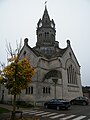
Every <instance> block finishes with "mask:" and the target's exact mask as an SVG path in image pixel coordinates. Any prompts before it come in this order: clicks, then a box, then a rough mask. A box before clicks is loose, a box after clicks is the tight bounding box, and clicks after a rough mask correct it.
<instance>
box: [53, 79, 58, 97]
mask: <svg viewBox="0 0 90 120" xmlns="http://www.w3.org/2000/svg"><path fill="white" fill-rule="evenodd" d="M52 81H53V82H54V85H55V89H54V98H55V99H56V84H57V81H58V78H52Z"/></svg>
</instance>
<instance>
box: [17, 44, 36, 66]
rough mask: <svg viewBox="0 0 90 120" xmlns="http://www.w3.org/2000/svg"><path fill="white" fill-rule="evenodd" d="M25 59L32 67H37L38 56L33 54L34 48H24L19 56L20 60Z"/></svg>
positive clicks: (25, 46) (26, 46)
mask: <svg viewBox="0 0 90 120" xmlns="http://www.w3.org/2000/svg"><path fill="white" fill-rule="evenodd" d="M24 57H26V58H27V59H28V61H29V62H30V64H31V66H33V67H35V66H36V65H37V58H38V56H37V55H36V54H35V53H34V52H33V50H32V48H31V47H30V46H28V45H24V46H23V48H22V50H21V52H20V55H19V59H23V58H24Z"/></svg>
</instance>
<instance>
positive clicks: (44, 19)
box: [42, 5, 51, 26]
mask: <svg viewBox="0 0 90 120" xmlns="http://www.w3.org/2000/svg"><path fill="white" fill-rule="evenodd" d="M50 22H51V21H50V17H49V14H48V11H47V6H46V5H45V10H44V13H43V16H42V24H43V25H44V26H46V25H47V26H48V25H50Z"/></svg>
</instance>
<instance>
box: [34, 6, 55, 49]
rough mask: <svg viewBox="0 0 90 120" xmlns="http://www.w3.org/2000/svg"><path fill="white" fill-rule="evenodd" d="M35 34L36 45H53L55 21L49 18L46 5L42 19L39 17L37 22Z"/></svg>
mask: <svg viewBox="0 0 90 120" xmlns="http://www.w3.org/2000/svg"><path fill="white" fill-rule="evenodd" d="M36 34H37V43H36V46H38V47H42V46H43V47H48V46H54V44H55V34H56V30H55V23H54V20H53V19H52V20H50V17H49V14H48V11H47V6H46V5H45V10H44V14H43V16H42V19H41V18H40V19H39V21H38V23H37V30H36Z"/></svg>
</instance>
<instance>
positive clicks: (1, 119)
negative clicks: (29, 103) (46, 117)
mask: <svg viewBox="0 0 90 120" xmlns="http://www.w3.org/2000/svg"><path fill="white" fill-rule="evenodd" d="M0 107H2V108H6V109H8V110H10V111H12V110H13V106H12V105H7V104H0ZM32 109H38V108H21V107H19V109H17V107H16V111H22V112H24V111H28V110H32ZM10 116H11V112H8V113H3V114H0V120H6V119H7V118H10Z"/></svg>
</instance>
